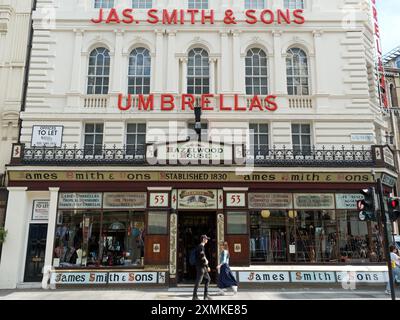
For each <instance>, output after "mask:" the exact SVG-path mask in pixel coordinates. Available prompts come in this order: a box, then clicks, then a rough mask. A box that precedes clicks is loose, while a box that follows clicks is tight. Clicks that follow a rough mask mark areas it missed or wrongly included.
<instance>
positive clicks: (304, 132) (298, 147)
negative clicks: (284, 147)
mask: <svg viewBox="0 0 400 320" xmlns="http://www.w3.org/2000/svg"><path fill="white" fill-rule="evenodd" d="M292 143H293V151H294V152H295V154H298V153H300V154H302V155H308V154H310V153H311V126H310V125H309V124H292Z"/></svg>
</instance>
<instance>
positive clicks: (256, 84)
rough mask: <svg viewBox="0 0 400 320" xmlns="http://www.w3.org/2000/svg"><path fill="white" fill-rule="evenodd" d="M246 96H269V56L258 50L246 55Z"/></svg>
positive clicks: (252, 50) (254, 49) (250, 51)
mask: <svg viewBox="0 0 400 320" xmlns="http://www.w3.org/2000/svg"><path fill="white" fill-rule="evenodd" d="M246 94H248V95H260V94H268V72H267V55H266V54H265V52H264V51H263V50H261V49H258V48H253V49H250V50H249V51H247V54H246Z"/></svg>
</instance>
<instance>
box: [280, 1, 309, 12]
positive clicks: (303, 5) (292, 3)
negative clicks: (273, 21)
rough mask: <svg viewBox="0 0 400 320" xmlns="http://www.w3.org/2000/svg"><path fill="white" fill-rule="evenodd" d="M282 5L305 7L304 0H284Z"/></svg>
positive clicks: (288, 7)
mask: <svg viewBox="0 0 400 320" xmlns="http://www.w3.org/2000/svg"><path fill="white" fill-rule="evenodd" d="M283 7H284V8H285V9H292V10H295V9H305V3H304V0H284V1H283Z"/></svg>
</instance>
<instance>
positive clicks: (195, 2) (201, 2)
mask: <svg viewBox="0 0 400 320" xmlns="http://www.w3.org/2000/svg"><path fill="white" fill-rule="evenodd" d="M188 5H189V9H208V0H189V3H188Z"/></svg>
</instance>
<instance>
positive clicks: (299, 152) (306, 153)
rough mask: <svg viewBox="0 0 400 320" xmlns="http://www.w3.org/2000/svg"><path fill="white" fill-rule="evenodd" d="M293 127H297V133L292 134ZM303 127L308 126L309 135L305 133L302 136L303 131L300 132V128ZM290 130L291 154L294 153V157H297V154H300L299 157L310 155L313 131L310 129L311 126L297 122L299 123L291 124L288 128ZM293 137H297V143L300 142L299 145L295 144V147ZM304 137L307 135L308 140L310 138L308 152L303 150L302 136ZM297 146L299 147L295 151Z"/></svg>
mask: <svg viewBox="0 0 400 320" xmlns="http://www.w3.org/2000/svg"><path fill="white" fill-rule="evenodd" d="M295 125H298V126H299V133H293V131H294V130H293V126H295ZM303 126H308V127H309V129H310V130H309V131H310V132H309V134H307V133H305V134H303V130H302V128H303ZM290 129H291V138H292V148H293V153H294V155H295V156H296V155H298V154H301V155H310V154H311V150H312V145H313V131H312V130H313V129H312V126H311V124H310V123H301V122H299V123H292V124H291V126H290ZM295 135H297V136H299V141H300V144H296V145H295V143H294V136H295ZM306 135H308V136H309V138H310V144H309V149H308V150H305V149H304V146H306V145H305V144H303V136H306ZM297 145H299V146H300V148H299V149H297V148H296V147H295V146H297Z"/></svg>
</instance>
